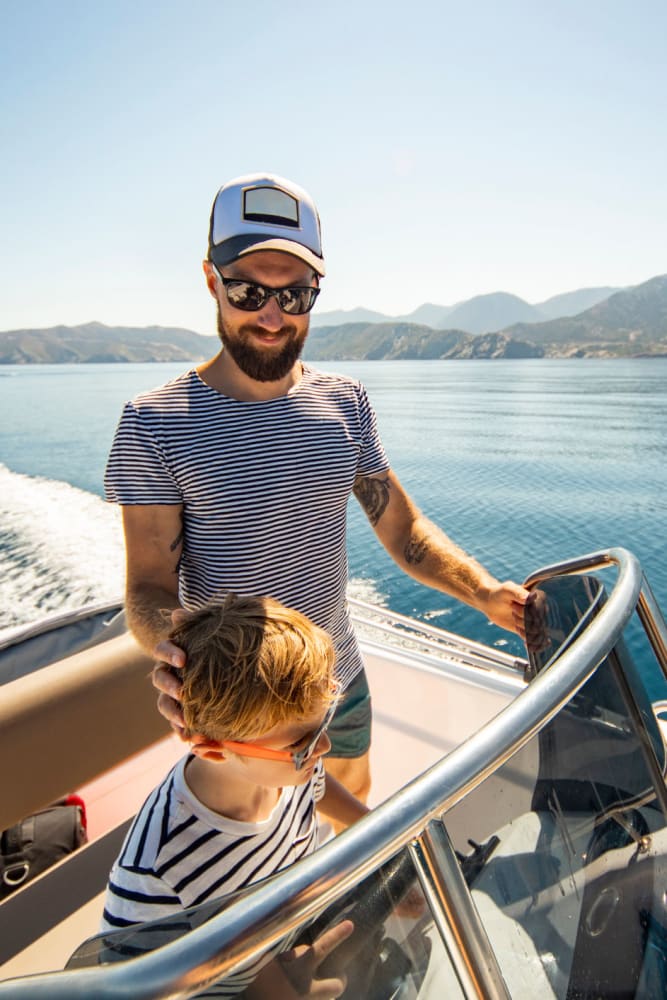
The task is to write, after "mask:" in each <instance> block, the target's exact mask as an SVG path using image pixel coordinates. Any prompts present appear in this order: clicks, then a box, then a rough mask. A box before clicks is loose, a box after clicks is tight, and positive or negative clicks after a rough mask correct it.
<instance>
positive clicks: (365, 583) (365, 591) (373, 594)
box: [347, 576, 387, 607]
mask: <svg viewBox="0 0 667 1000" xmlns="http://www.w3.org/2000/svg"><path fill="white" fill-rule="evenodd" d="M347 596H348V597H353V598H355V599H356V600H357V601H365V602H366V604H377V605H378V607H386V606H387V597H386V595H385V594H383V593H382V591H380V590H378V588H377V585H376V583H375V580H369V579H368V578H366V577H360V576H355V577H352V579H351V580H349V581H348V584H347Z"/></svg>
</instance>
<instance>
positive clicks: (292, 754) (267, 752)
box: [202, 698, 338, 771]
mask: <svg viewBox="0 0 667 1000" xmlns="http://www.w3.org/2000/svg"><path fill="white" fill-rule="evenodd" d="M337 707H338V698H336V699H335V700H334V701H332V702H331V704H330V705H329V708H328V709H327V714H326V715H325V716H324V719H323V720H322V723H321V725H319V726H318V728H317V729H316V730H315V731H314V732H313V733H308V734H307V735H306V736H304V737H303V739H302V740H300V741H299V743H298V745H297V746H295V747H294V748H293V749H285V750H274V749H273V748H272V747H264V746H261V744H258V743H252V742H241V741H238V742H237V741H236V740H206V741H205V745H206V746H207V747H210V749H211V750H231V752H232V753H235V754H238V756H239V757H259V758H260V759H261V760H277V761H283V762H291V763H292V764H294V767H295V769H296V770H297V771H300V770H301V768H302V767H303V766H304V764H305V763H307V761H309V760H310V758H311V757H312V756H313V754H314V753H315V749H316V747H317V744H318V743H319V741H320V738H321V736H322V733H324V732H326V730H327V729H328V728H329V726H330V725H331V720H332V719H333V717H334V713H335V711H336V708H337ZM202 742H204V741H202Z"/></svg>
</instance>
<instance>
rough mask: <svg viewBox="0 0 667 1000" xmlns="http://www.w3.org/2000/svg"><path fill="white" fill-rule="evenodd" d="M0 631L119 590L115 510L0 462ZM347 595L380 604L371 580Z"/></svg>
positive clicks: (120, 552)
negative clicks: (12, 469)
mask: <svg viewBox="0 0 667 1000" xmlns="http://www.w3.org/2000/svg"><path fill="white" fill-rule="evenodd" d="M0 524H2V536H1V540H0V636H1V635H2V632H3V630H4V629H8V628H11V627H14V626H16V625H23V624H27V623H28V622H33V621H36V620H38V619H40V618H43V617H44V616H45V615H47V614H51V613H53V612H55V611H65V610H67V609H69V608H77V607H79V606H81V605H83V604H87V603H90V602H92V601H106V600H109V601H112V600H115V599H116V598H117V597H118V596H119V595H120V594H122V592H123V589H124V576H125V561H124V548H123V535H122V527H121V515H120V509H119V508H118V507H117V506H116V505H115V504H107V503H105V502H104V501H103V500H102V499H101V498H100V497H98V496H96V495H95V494H93V493H88V492H86V491H85V490H81V489H78V488H77V487H76V486H71V485H70V484H69V483H64V482H60V481H59V480H54V479H45V478H43V477H41V476H27V475H24V474H23V473H19V472H12V471H11V470H10V469H8V468H7V467H6V466H4V465H2V463H0ZM348 594H349V596H350V597H355V598H357V599H358V600H361V601H366V602H367V603H368V604H375V605H378V606H379V607H382V606H386V596H385V595H384V594H383V593H382V592H381V591H380V590H378V588H377V586H376V584H375V582H374V581H373V580H370V579H367V578H362V577H355V578H353V579H352V580H350V582H349V585H348Z"/></svg>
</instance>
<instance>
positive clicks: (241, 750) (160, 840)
mask: <svg viewBox="0 0 667 1000" xmlns="http://www.w3.org/2000/svg"><path fill="white" fill-rule="evenodd" d="M170 638H171V640H172V641H173V642H175V643H176V644H177V645H178V646H180V647H181V648H182V649H184V650H185V651H186V654H187V665H186V667H185V670H184V671H183V675H184V676H183V713H184V716H185V722H186V727H187V734H188V737H189V739H190V740H191V742H192V746H191V750H192V752H191V753H190V754H188V755H186V756H185V757H184V758H183V760H181V761H179V763H178V764H176V766H175V767H174V768H173V769H172V770H171V772H170V773H169V774H168V775H167V777H166V778H165V779H164V781H163V782H162V783H161V784H160V785H159V786H158V787H157V788H156V789H155V790H154V791H153V793H152V794H151V795H150V796H149V798H148V799H147V800H146V802H145V803H144V805H143V806H142V808H141V810H140V811H139V813H138V815H137V818H136V820H135V822H134V824H133V826H132V828H131V829H130V831H129V833H128V835H127V838H126V840H125V843H124V845H123V848H122V850H121V853H120V856H119V857H118V859H117V861H116V862H115V864H114V866H113V869H112V871H111V875H110V879H109V884H108V887H107V894H106V900H105V908H104V917H103V923H102V930H112V929H114V928H118V927H126V926H127V925H129V924H132V923H136V922H139V921H147V920H155V919H157V918H158V917H163V916H167V915H169V914H173V913H174V912H175V911H177V910H179V909H183V908H185V907H188V906H193V905H195V904H197V903H202V902H204V901H205V900H209V899H212V898H214V897H218V896H224V895H226V894H228V893H230V892H234V891H236V890H238V889H241V888H242V887H243V886H246V885H248V884H250V883H252V882H256V881H258V880H259V879H262V878H266V877H267V876H269V875H272V874H273V873H274V872H276V871H279V870H280V869H282V868H285V867H287V866H288V865H290V864H292V862H294V861H297V860H299V858H302V857H304V856H305V855H306V854H309V853H311V852H312V851H313V850H314V849H315V847H316V846H317V836H318V829H317V814H316V809H315V803H316V802H318V803H319V804H320V805H321V807H322V809H323V810H324V811H325V812H326V814H327V815H328V816H331V817H332V818H334V819H335V820H337V821H338V822H339V823H341V824H344V825H349V824H350V823H352V822H354V821H355V820H356V819H358V818H359V817H360V816H362V815H364V814H365V813H366V812H367V808H366V806H364V805H362V803H360V802H358V801H357V800H356V799H355V798H354V797H353V796H352V795H350V793H349V792H347V791H346V789H345V788H343V786H342V785H340V784H339V783H338V782H336V781H335V780H334V779H332V778H327V779H326V782H325V775H324V768H323V765H322V759H321V758H322V756H323V754H325V753H327V751H328V749H329V747H330V745H331V744H330V742H329V738H328V737H327V734H326V727H327V725H328V723H329V722H330V720H331V717H332V715H333V711H334V709H335V706H336V702H337V697H336V688H335V682H334V679H333V662H334V652H333V646H332V644H331V641H330V639H329V637H328V635H327V634H326V633H325V632H323V631H322V630H321V629H319V628H317V627H316V626H315V625H313V624H312V623H311V622H310V621H309V620H308V619H307V618H305V617H304V616H303V615H302V614H300V613H299V612H297V611H293V610H291V609H289V608H286V607H284V606H283V605H281V604H279V603H278V602H277V601H274V600H272V599H271V598H268V597H237V596H235V595H233V594H229V595H228V596H227V597H226V599H225V601H224V603H223V604H222V605H217V606H210V607H207V608H204V609H202V610H200V611H198V612H195V613H194V614H191V615H187V616H184V617H183V620H182V621H181V623H180V624H178V625H176V626H175V627H174V629H173V630H172V632H171V636H170ZM348 923H349V922H348ZM350 930H351V925H350V927H349V929H348V932H349V931H350ZM341 934H342V935H343V936H347V933H346V932H345V931H341ZM337 937H339V938H340V935H338V936H337ZM341 939H342V938H341ZM336 943H338V942H337V941H336ZM256 970H257V966H255V968H254V970H253V971H255V972H256ZM248 981H249V980H248V978H246V980H245V982H244V984H243V985H242V986H240V988H244V986H247V984H248ZM320 985H321V984H320ZM276 995H277V994H276ZM330 995H331V994H330Z"/></svg>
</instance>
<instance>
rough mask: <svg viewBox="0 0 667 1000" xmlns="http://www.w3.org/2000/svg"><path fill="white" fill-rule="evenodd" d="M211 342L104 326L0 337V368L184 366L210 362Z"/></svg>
mask: <svg viewBox="0 0 667 1000" xmlns="http://www.w3.org/2000/svg"><path fill="white" fill-rule="evenodd" d="M217 349H218V340H217V338H216V337H202V336H201V335H200V334H198V333H193V331H192V330H182V329H179V328H172V327H165V326H148V327H124V326H119V327H111V326H105V325H104V324H103V323H84V324H82V325H81V326H53V327H50V328H47V329H43V330H9V331H7V332H5V333H2V332H0V364H4V365H22V364H83V363H95V362H97V363H101V362H117V361H120V362H122V361H124V362H130V361H183V362H184V363H186V364H187V363H190V362H195V361H204V360H205V359H206V358H210V357H211V356H212V355H213V354H215V352H216V351H217Z"/></svg>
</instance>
